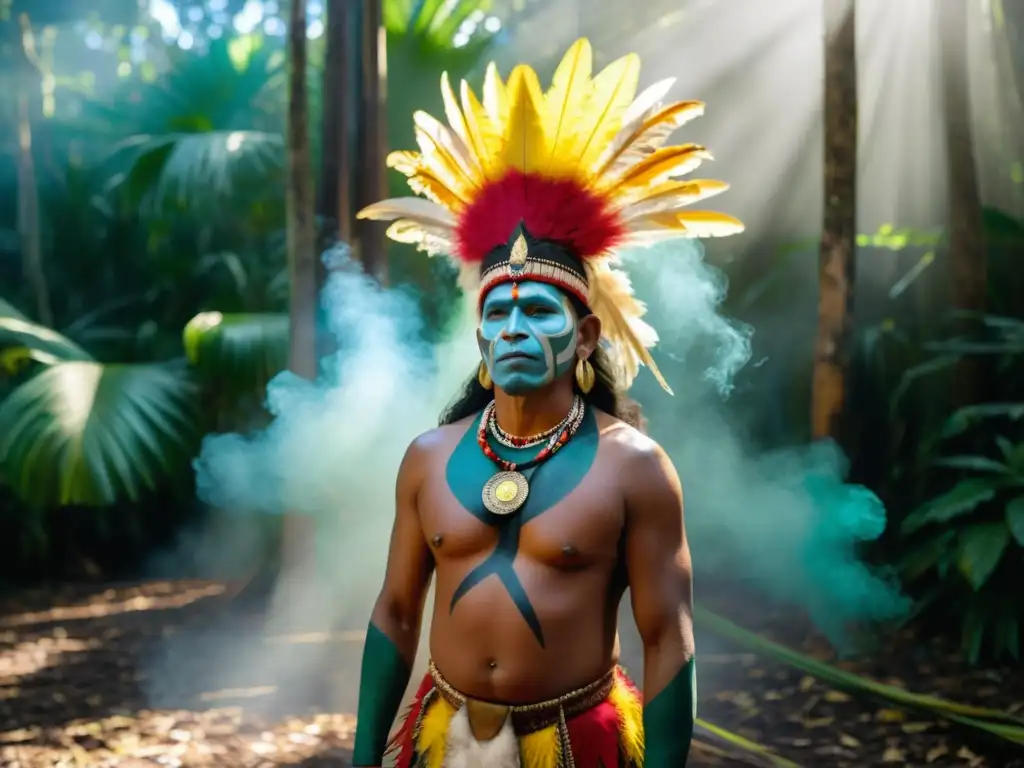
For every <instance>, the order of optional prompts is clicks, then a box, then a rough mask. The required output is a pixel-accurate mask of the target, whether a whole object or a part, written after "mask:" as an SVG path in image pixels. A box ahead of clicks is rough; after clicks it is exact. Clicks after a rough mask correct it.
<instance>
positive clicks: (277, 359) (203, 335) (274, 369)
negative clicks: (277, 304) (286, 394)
mask: <svg viewBox="0 0 1024 768" xmlns="http://www.w3.org/2000/svg"><path fill="white" fill-rule="evenodd" d="M183 337H184V343H185V354H186V355H187V357H188V360H189V362H190V363H191V364H192V365H194V366H195V367H196V369H197V370H199V372H200V373H201V374H202V375H203V377H204V378H205V379H207V380H209V381H212V382H215V383H216V384H217V385H218V386H223V385H227V386H228V387H230V388H232V389H236V390H251V389H258V388H261V387H263V386H265V385H266V383H267V382H268V381H270V380H271V379H272V378H274V376H276V375H277V374H278V373H280V372H281V371H283V370H284V369H285V368H286V367H287V366H288V316H287V315H284V314H245V315H224V314H221V313H220V312H203V313H201V314H198V315H196V316H195V317H194V318H192V319H191V320H190V321H189V323H188V325H186V326H185V332H184V334H183Z"/></svg>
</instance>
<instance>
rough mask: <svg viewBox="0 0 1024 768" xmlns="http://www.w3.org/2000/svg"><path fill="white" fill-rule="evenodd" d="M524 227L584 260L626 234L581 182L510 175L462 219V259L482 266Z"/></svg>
mask: <svg viewBox="0 0 1024 768" xmlns="http://www.w3.org/2000/svg"><path fill="white" fill-rule="evenodd" d="M520 221H522V222H524V223H525V224H526V229H527V230H528V231H529V232H530V234H531V235H533V236H534V237H535V238H538V239H540V240H553V241H555V242H558V243H561V244H562V245H564V246H565V247H567V248H569V249H570V250H571V251H572V252H573V253H574V254H575V255H576V256H578V257H579V258H583V259H585V258H588V257H590V256H597V255H598V254H601V253H604V252H606V251H608V250H609V249H610V248H613V247H614V246H615V245H617V244H618V243H619V242H620V241H621V239H622V236H623V235H624V234H625V228H624V227H623V225H622V222H621V221H620V220H619V217H618V215H617V214H616V213H615V212H614V211H613V210H611V209H610V208H609V207H608V204H607V202H606V201H605V200H604V199H602V198H601V197H600V196H598V195H596V194H594V192H592V191H591V190H589V189H587V188H586V187H584V186H583V185H582V184H580V183H579V182H577V181H575V180H573V179H549V178H545V177H543V176H537V175H535V174H525V173H522V172H520V171H509V172H508V173H506V174H505V175H504V176H503V177H501V178H500V179H498V180H497V181H491V182H488V183H487V184H486V185H485V186H484V187H483V188H482V189H481V190H480V193H479V195H478V196H477V197H476V199H475V200H473V202H472V203H470V204H469V205H468V206H466V208H465V209H464V210H463V211H462V213H460V214H459V219H458V222H457V225H456V228H455V236H456V252H457V255H458V257H459V259H461V260H462V261H464V262H469V263H479V262H481V261H483V259H484V257H485V256H486V255H487V254H488V253H490V252H491V251H492V250H494V249H495V248H497V247H498V246H500V245H505V244H506V243H507V242H508V239H509V237H510V236H511V235H512V232H513V231H514V230H515V228H516V226H518V224H519V222H520Z"/></svg>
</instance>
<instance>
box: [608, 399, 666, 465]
mask: <svg viewBox="0 0 1024 768" xmlns="http://www.w3.org/2000/svg"><path fill="white" fill-rule="evenodd" d="M597 428H598V432H599V433H600V435H601V445H602V446H607V447H608V448H609V449H610V450H612V451H614V453H615V458H616V459H617V460H620V461H628V462H630V463H632V462H650V461H661V460H662V458H663V457H664V456H665V451H664V450H663V449H662V447H661V446H660V445H659V444H658V443H657V441H656V440H654V438H652V437H651V436H650V435H647V434H644V433H643V432H641V431H640V430H639V429H637V428H636V427H634V426H632V425H630V424H627V423H626V422H624V421H622V419H618V418H616V417H615V416H612V415H610V414H608V413H605V412H604V411H597Z"/></svg>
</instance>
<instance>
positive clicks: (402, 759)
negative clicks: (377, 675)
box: [389, 669, 644, 768]
mask: <svg viewBox="0 0 1024 768" xmlns="http://www.w3.org/2000/svg"><path fill="white" fill-rule="evenodd" d="M389 752H390V753H391V754H393V755H394V756H395V757H396V763H395V765H396V766H397V768H642V766H643V752H644V735H643V702H642V699H641V696H640V692H639V691H638V690H637V688H636V686H635V685H633V683H632V682H631V681H630V680H629V678H628V677H627V676H626V674H625V673H624V672H623V671H622V670H621V669H617V670H616V671H615V680H614V683H613V685H612V689H611V692H610V693H609V694H608V698H607V699H605V700H604V701H602V702H601V703H600V704H598V705H597V706H594V707H592V708H591V709H589V710H587V711H586V712H583V713H582V714H579V715H577V716H575V717H573V718H571V719H569V720H567V721H565V722H564V723H560V722H553V723H551V724H550V725H549V726H548V727H546V728H542V729H541V730H538V731H535V732H533V733H529V734H526V735H524V736H516V735H515V734H514V733H513V732H512V727H511V719H510V720H508V721H506V723H505V726H504V727H503V728H502V730H501V732H500V733H499V734H498V735H497V736H496V737H495V738H494V739H492V740H491V741H488V742H486V743H484V744H481V743H479V742H477V741H476V740H475V739H473V737H472V735H471V733H470V731H469V723H468V718H467V717H466V714H465V711H464V710H461V709H456V708H455V707H454V706H452V705H451V704H450V703H449V702H448V701H447V700H445V699H444V698H442V697H441V696H440V695H438V693H437V691H436V689H435V688H434V681H433V679H432V678H431V676H430V675H429V674H428V675H427V676H426V677H425V678H424V680H423V683H422V684H421V685H420V687H419V690H418V691H417V692H416V697H415V699H414V700H413V703H412V706H411V707H410V708H409V711H408V713H407V714H406V716H405V718H404V720H403V722H402V724H401V726H400V727H399V729H398V732H397V733H396V734H395V736H394V738H393V739H392V741H391V744H390V746H389Z"/></svg>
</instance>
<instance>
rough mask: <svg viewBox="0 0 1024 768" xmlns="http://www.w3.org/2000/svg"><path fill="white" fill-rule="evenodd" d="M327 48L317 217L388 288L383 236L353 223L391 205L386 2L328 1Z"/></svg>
mask: <svg viewBox="0 0 1024 768" xmlns="http://www.w3.org/2000/svg"><path fill="white" fill-rule="evenodd" d="M326 47H327V51H326V61H325V66H324V75H323V83H324V88H323V122H322V125H321V128H322V132H323V147H324V153H323V167H322V169H321V170H322V173H321V176H320V189H319V194H318V200H317V208H318V213H319V214H320V216H321V217H322V218H323V220H324V221H326V222H328V223H329V226H331V227H332V229H333V232H332V233H331V234H332V235H333V236H335V237H337V238H338V239H340V240H342V241H344V242H346V243H348V244H349V245H351V247H352V252H353V254H354V255H355V256H356V258H358V259H359V260H360V261H361V262H362V263H363V267H364V269H365V270H366V272H367V273H368V274H370V275H373V276H374V277H376V278H377V279H378V280H380V281H381V282H386V281H387V276H388V269H387V259H386V243H385V238H384V229H383V228H382V225H381V224H380V223H379V222H373V221H356V220H355V214H356V211H357V210H359V208H362V207H363V206H365V205H368V204H370V203H372V202H375V201H377V200H380V199H383V198H384V197H387V189H386V184H387V175H386V173H387V172H386V170H385V167H384V155H385V152H386V143H387V141H386V121H385V111H384V110H385V106H384V104H385V98H386V82H385V80H386V71H387V70H386V66H385V64H384V59H385V49H384V32H383V27H382V24H381V0H366V1H364V2H350V1H348V0H328V3H327V29H326Z"/></svg>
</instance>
